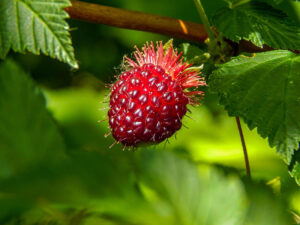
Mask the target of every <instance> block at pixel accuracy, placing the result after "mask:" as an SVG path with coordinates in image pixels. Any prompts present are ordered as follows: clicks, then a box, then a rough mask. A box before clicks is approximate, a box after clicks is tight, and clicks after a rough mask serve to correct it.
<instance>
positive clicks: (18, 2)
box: [0, 0, 78, 68]
mask: <svg viewBox="0 0 300 225" xmlns="http://www.w3.org/2000/svg"><path fill="white" fill-rule="evenodd" d="M70 5H71V3H70V1H69V0H1V1H0V58H2V59H3V58H5V56H6V55H7V53H8V52H9V50H10V49H11V48H12V49H13V50H14V51H17V52H21V53H25V52H26V50H28V51H30V52H32V53H34V54H37V55H38V54H40V52H42V53H44V54H45V55H49V56H51V57H52V58H57V59H58V60H60V61H63V62H67V63H68V64H69V65H71V66H72V67H74V68H78V64H77V62H76V60H75V56H74V49H73V47H72V44H71V38H70V34H69V32H68V29H69V25H68V23H67V22H66V21H65V19H66V18H67V17H68V14H67V13H66V12H65V11H64V8H66V7H68V6H70Z"/></svg>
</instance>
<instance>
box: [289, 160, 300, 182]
mask: <svg viewBox="0 0 300 225" xmlns="http://www.w3.org/2000/svg"><path fill="white" fill-rule="evenodd" d="M290 174H291V176H292V177H293V178H295V180H296V182H297V184H298V185H300V163H299V162H296V163H295V165H294V167H293V170H292V171H291V172H290Z"/></svg>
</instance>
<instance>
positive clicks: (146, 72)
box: [108, 42, 206, 147]
mask: <svg viewBox="0 0 300 225" xmlns="http://www.w3.org/2000/svg"><path fill="white" fill-rule="evenodd" d="M135 49H136V50H135V52H134V53H133V56H134V59H131V58H129V57H127V56H124V60H123V66H122V69H123V72H122V73H121V75H120V76H118V77H116V78H117V81H116V82H115V83H114V84H112V85H110V87H109V88H110V95H109V98H110V100H109V108H110V109H109V111H108V118H109V127H110V129H111V134H112V136H113V137H114V139H115V140H116V142H115V143H122V144H123V146H125V147H137V146H140V145H144V144H157V143H160V142H162V141H164V140H166V139H168V138H169V137H171V136H172V135H173V134H174V133H175V132H176V131H178V130H179V129H180V128H181V126H182V118H183V116H184V115H185V114H186V112H187V110H188V109H187V107H186V106H187V104H192V105H195V104H196V103H197V102H198V101H197V100H198V99H197V97H199V96H200V97H203V95H204V93H203V91H201V90H197V89H196V88H198V87H200V86H206V83H205V80H204V78H203V77H201V73H200V71H199V69H197V68H195V67H191V64H189V63H188V62H184V61H183V57H182V53H178V52H177V49H174V48H173V45H172V44H170V43H168V45H167V46H165V48H164V46H163V44H162V42H157V43H156V47H155V46H154V44H153V42H150V44H149V43H146V44H145V45H144V47H143V48H142V50H140V49H138V48H137V47H135ZM113 145H114V144H113Z"/></svg>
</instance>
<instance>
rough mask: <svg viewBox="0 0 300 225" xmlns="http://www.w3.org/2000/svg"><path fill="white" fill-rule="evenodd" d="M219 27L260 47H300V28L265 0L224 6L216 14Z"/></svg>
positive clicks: (239, 38) (237, 38)
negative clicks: (263, 1)
mask: <svg viewBox="0 0 300 225" xmlns="http://www.w3.org/2000/svg"><path fill="white" fill-rule="evenodd" d="M213 23H214V24H215V25H216V26H217V27H218V30H219V31H221V32H223V33H224V35H225V36H226V37H227V38H229V39H231V40H233V41H240V40H241V39H245V40H249V41H251V42H252V43H253V44H255V45H256V46H258V47H261V48H262V47H263V45H264V44H266V45H268V46H271V47H273V48H283V49H290V50H299V49H300V28H299V27H298V26H296V25H295V23H294V22H293V21H292V20H291V19H289V17H288V16H287V15H286V14H285V13H283V12H282V11H280V10H277V9H275V8H273V7H272V6H270V5H268V4H266V3H262V2H250V3H247V4H243V5H239V6H237V7H235V8H232V9H230V8H223V9H221V10H219V11H218V12H217V13H216V14H215V16H214V17H213Z"/></svg>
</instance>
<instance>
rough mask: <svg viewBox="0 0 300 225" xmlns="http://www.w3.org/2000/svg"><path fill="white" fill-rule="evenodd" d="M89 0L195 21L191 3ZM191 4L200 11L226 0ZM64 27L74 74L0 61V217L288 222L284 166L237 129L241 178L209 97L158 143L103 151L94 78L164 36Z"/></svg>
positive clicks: (69, 221)
mask: <svg viewBox="0 0 300 225" xmlns="http://www.w3.org/2000/svg"><path fill="white" fill-rule="evenodd" d="M94 2H97V3H100V4H104V5H111V6H116V7H121V8H125V9H133V10H138V11H143V12H149V13H155V14H161V15H166V16H172V17H176V18H181V19H185V20H190V21H194V22H199V17H198V15H197V12H196V9H194V6H193V2H192V1H178V2H176V4H174V2H173V1H171V0H166V1H160V0H153V1H138V0H131V1H115V2H111V1H105V0H103V1H94ZM268 2H271V0H270V1H268ZM271 3H272V4H273V6H274V7H282V4H283V3H281V5H277V4H276V2H273V1H272V2H271ZM203 4H204V7H205V8H206V9H207V12H208V15H209V17H211V14H212V12H213V11H215V10H217V9H218V8H219V7H221V6H222V5H224V4H226V3H225V2H223V1H221V0H218V1H210V0H205V1H204V2H203ZM193 9H194V10H193ZM283 9H284V10H286V11H287V12H292V9H291V8H289V7H288V6H284V7H283ZM296 15H297V14H295V13H294V14H293V16H294V17H295V18H296ZM68 22H69V24H70V26H71V28H72V30H71V35H72V39H73V44H74V48H75V54H76V58H77V60H78V62H79V66H80V69H79V70H78V71H73V70H70V68H69V67H68V66H67V65H64V64H63V63H60V62H57V61H55V60H52V59H49V58H48V57H46V56H34V55H31V54H26V55H19V54H13V53H10V58H11V59H13V60H14V61H15V62H13V61H12V60H10V61H6V62H1V64H0V224H5V225H17V224H18V225H19V224H22V225H23V224H24V225H33V224H43V225H46V224H47V225H50V224H51V225H52V224H55V225H79V224H85V225H98V224H107V225H113V224H125V225H126V224H128V225H129V224H130V225H133V224H145V225H148V224H149V225H152V224H153V225H154V224H155V225H156V224H176V225H177V224H178V225H180V224H183V225H186V224H188V225H192V224H218V225H220V224H253V225H254V224H255V225H257V224H258V225H259V224H263V225H264V224H275V225H276V224H291V217H292V214H291V213H290V211H293V212H294V213H295V214H299V213H300V204H299V202H300V191H299V187H298V186H297V185H296V184H295V182H294V180H293V179H292V178H290V176H289V175H288V173H287V171H288V168H286V165H285V164H284V163H283V162H282V160H281V159H280V158H279V156H278V155H276V153H275V150H274V149H271V148H270V147H269V146H268V144H267V141H266V140H264V139H261V137H259V136H258V135H257V133H256V131H255V130H254V131H249V130H248V129H247V127H246V126H245V125H244V124H243V129H244V133H245V138H246V142H247V147H248V150H249V158H250V165H251V170H252V177H253V181H249V180H248V178H247V177H246V175H245V170H244V161H243V154H242V149H241V144H240V140H239V135H238V131H237V128H236V124H235V121H234V119H233V118H230V117H228V115H227V114H226V112H225V111H224V110H223V108H222V107H221V106H220V105H219V104H218V101H217V98H216V96H215V95H212V94H209V93H207V94H206V97H205V100H204V102H203V104H202V105H201V106H199V107H191V108H190V109H191V111H192V112H191V114H190V115H189V116H190V117H191V118H192V119H189V118H187V117H185V118H184V121H183V122H184V124H185V127H186V128H185V127H183V128H182V129H181V130H180V131H179V132H178V133H177V134H176V137H173V138H171V139H170V140H169V141H168V142H169V143H162V144H160V145H158V146H154V147H151V148H139V149H137V150H136V151H130V152H129V151H122V147H121V146H119V145H116V146H114V147H113V148H111V149H109V146H110V145H111V144H112V143H113V139H112V138H111V137H108V138H104V134H105V133H106V132H107V131H108V128H107V126H108V123H107V122H102V123H97V121H98V120H103V119H105V118H106V113H107V112H106V110H100V111H99V110H98V109H99V108H105V107H107V103H102V102H103V101H107V99H106V98H105V96H106V95H107V94H108V90H107V89H106V88H105V84H107V83H111V82H113V81H114V79H115V78H114V76H115V75H117V74H118V73H119V72H120V67H119V65H120V63H121V60H122V57H123V55H124V54H127V55H129V56H130V54H131V51H132V50H133V46H134V45H138V46H140V45H142V44H143V43H145V42H146V41H151V40H152V41H156V40H163V41H166V40H167V39H168V37H164V36H161V35H155V34H150V33H145V32H139V31H128V30H122V29H117V28H112V27H106V26H102V25H95V24H88V23H84V22H78V21H73V20H69V21H68ZM182 43H183V40H179V39H175V40H174V44H175V45H177V46H179V45H180V44H182ZM194 44H195V43H194ZM195 45H196V46H198V47H201V48H203V46H200V45H199V44H195ZM24 71H25V72H24ZM34 85H37V86H39V88H36V87H35V86H34ZM49 112H50V113H49ZM270 180H271V181H270ZM269 181H270V182H269ZM267 183H268V184H267Z"/></svg>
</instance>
